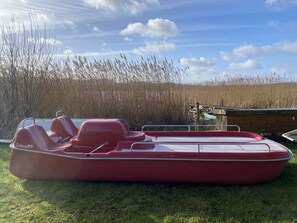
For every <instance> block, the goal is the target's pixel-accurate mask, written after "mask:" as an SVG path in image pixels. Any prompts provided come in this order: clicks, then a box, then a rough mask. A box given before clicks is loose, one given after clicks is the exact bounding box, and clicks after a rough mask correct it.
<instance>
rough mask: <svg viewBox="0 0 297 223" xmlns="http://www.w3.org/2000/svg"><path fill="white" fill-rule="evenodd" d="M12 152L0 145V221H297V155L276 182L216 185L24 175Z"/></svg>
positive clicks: (291, 146)
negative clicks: (18, 173)
mask: <svg viewBox="0 0 297 223" xmlns="http://www.w3.org/2000/svg"><path fill="white" fill-rule="evenodd" d="M287 145H288V146H289V147H290V148H291V149H292V151H293V152H294V153H296V152H297V150H296V149H295V148H296V145H294V144H287ZM9 154H10V150H9V149H8V148H7V147H4V146H2V147H1V146H0V222H297V158H296V157H294V158H293V159H292V160H291V161H290V162H289V163H288V165H287V166H286V168H285V170H284V172H283V174H282V175H281V176H280V177H279V178H278V179H277V180H275V181H273V182H269V183H266V184H259V185H253V186H218V185H199V184H143V183H107V182H67V181H31V180H21V179H18V178H16V177H14V176H13V175H11V174H10V173H9V171H8V160H9Z"/></svg>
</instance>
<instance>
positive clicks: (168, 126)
mask: <svg viewBox="0 0 297 223" xmlns="http://www.w3.org/2000/svg"><path fill="white" fill-rule="evenodd" d="M199 127H227V128H228V127H234V128H237V131H238V132H240V127H239V126H238V125H144V126H142V128H141V131H144V129H145V128H187V129H188V132H190V131H191V129H192V128H199Z"/></svg>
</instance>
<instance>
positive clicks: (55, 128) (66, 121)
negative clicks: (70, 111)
mask: <svg viewBox="0 0 297 223" xmlns="http://www.w3.org/2000/svg"><path fill="white" fill-rule="evenodd" d="M50 130H51V131H52V132H53V133H56V134H57V135H58V136H60V137H61V138H62V139H65V138H68V137H70V138H71V137H73V136H76V134H77V132H78V129H77V127H76V126H75V125H74V124H73V122H72V120H71V119H70V118H69V117H68V116H60V117H57V118H55V119H54V120H53V121H52V125H51V128H50Z"/></svg>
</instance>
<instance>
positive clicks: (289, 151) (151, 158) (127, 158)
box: [11, 146, 294, 162]
mask: <svg viewBox="0 0 297 223" xmlns="http://www.w3.org/2000/svg"><path fill="white" fill-rule="evenodd" d="M11 148H12V150H16V151H21V152H30V153H37V154H42V155H50V156H58V157H62V158H71V159H77V160H150V161H154V160H155V161H197V162H278V161H288V160H290V159H291V158H292V157H293V156H294V154H293V153H292V152H291V150H289V149H287V151H286V153H289V154H290V155H289V156H288V157H286V158H275V159H207V158H205V159H201V158H196V159H195V158H168V157H166V158H158V157H147V158H145V157H92V156H89V157H87V156H71V155H65V154H62V153H61V154H59V153H50V152H46V151H38V150H28V149H21V148H16V147H14V146H13V147H11ZM55 151H58V149H57V150H55ZM59 151H61V152H64V151H63V150H59ZM111 152H115V151H110V152H108V153H111ZM116 152H119V151H116ZM277 152H279V153H283V152H281V151H277ZM108 153H106V154H108ZM122 153H131V152H122ZM144 153H145V152H144ZM160 153H161V152H158V154H160ZM164 153H170V152H164ZM265 153H266V154H268V153H275V152H265ZM73 154H75V155H78V154H82V155H85V153H76V152H74V153H73ZM138 154H139V153H138ZM142 154H143V153H142ZM197 154H199V153H197ZM200 154H205V153H200ZM232 154H236V153H232ZM249 154H252V153H249ZM256 154H260V153H256ZM261 154H262V153H261Z"/></svg>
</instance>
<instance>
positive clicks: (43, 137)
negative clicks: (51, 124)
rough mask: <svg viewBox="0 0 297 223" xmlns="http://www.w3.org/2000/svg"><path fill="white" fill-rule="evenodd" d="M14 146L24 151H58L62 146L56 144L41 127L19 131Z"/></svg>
mask: <svg viewBox="0 0 297 223" xmlns="http://www.w3.org/2000/svg"><path fill="white" fill-rule="evenodd" d="M14 146H15V147H17V148H22V149H38V148H40V149H43V150H48V149H57V148H58V147H59V146H60V145H59V144H57V143H55V142H54V141H53V140H51V139H50V137H49V136H48V135H47V133H46V131H45V130H44V129H43V128H42V127H41V126H39V125H30V126H26V127H24V128H21V129H19V130H18V132H17V134H16V138H15V141H14Z"/></svg>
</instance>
